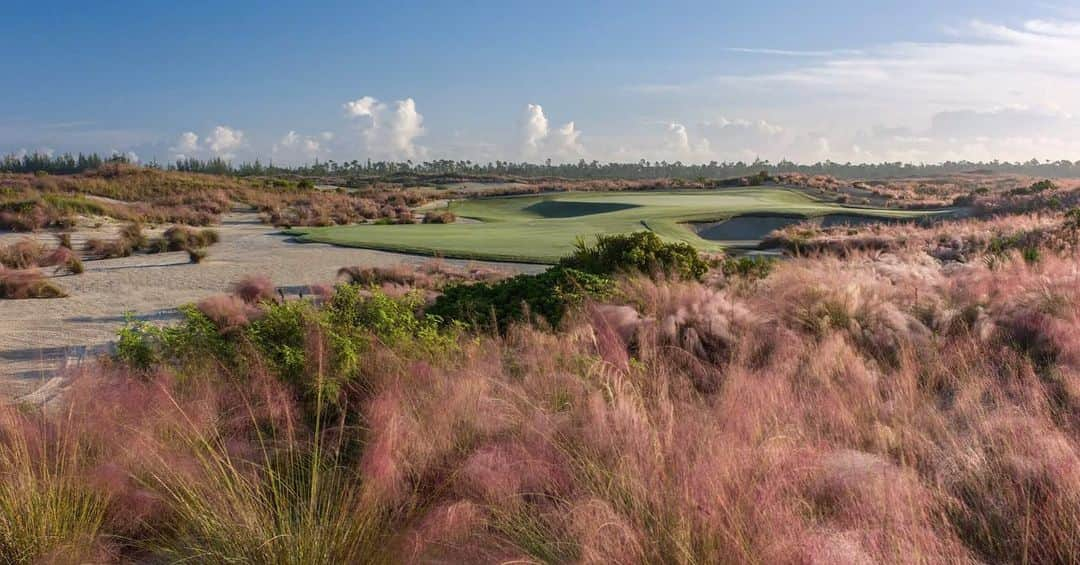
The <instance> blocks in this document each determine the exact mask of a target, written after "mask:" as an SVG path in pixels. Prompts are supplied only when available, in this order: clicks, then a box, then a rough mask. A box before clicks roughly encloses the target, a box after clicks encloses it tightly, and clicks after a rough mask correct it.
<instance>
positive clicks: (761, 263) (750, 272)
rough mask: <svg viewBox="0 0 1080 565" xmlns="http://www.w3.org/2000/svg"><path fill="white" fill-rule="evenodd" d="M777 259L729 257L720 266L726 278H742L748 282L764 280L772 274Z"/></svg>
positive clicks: (750, 256)
mask: <svg viewBox="0 0 1080 565" xmlns="http://www.w3.org/2000/svg"><path fill="white" fill-rule="evenodd" d="M775 266H776V259H773V258H771V257H762V256H760V255H745V256H742V257H727V258H725V259H724V260H723V262H722V263H721V264H720V270H721V272H723V273H724V276H725V277H734V278H740V279H744V280H748V281H754V280H760V279H764V278H766V277H768V276H769V274H770V273H772V270H773V267H775Z"/></svg>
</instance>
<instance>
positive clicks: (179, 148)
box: [169, 131, 199, 159]
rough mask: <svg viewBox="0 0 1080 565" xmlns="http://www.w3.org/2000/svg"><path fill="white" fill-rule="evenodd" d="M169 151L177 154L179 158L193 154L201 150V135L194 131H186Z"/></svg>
mask: <svg viewBox="0 0 1080 565" xmlns="http://www.w3.org/2000/svg"><path fill="white" fill-rule="evenodd" d="M169 151H172V152H173V153H176V154H177V158H179V159H183V158H184V157H185V156H186V155H192V154H194V153H197V152H198V151H199V136H198V135H197V134H196V133H195V132H193V131H185V132H184V133H182V134H180V137H179V138H178V139H177V140H176V145H174V146H173V147H170V148H169Z"/></svg>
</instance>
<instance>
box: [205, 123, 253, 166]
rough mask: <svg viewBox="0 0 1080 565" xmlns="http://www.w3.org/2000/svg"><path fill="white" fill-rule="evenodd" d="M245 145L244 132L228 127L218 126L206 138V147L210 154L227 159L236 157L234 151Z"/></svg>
mask: <svg viewBox="0 0 1080 565" xmlns="http://www.w3.org/2000/svg"><path fill="white" fill-rule="evenodd" d="M243 144H244V132H242V131H240V130H238V129H233V128H230V127H228V126H216V127H214V131H212V132H210V135H208V136H206V147H207V148H208V149H209V150H210V152H212V153H214V154H215V155H217V156H219V157H224V158H226V159H229V158H232V157H233V156H234V154H233V151H234V150H236V149H237V148H239V147H240V146H242V145H243Z"/></svg>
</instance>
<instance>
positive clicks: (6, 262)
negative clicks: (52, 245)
mask: <svg viewBox="0 0 1080 565" xmlns="http://www.w3.org/2000/svg"><path fill="white" fill-rule="evenodd" d="M47 254H48V251H47V250H46V248H45V246H44V245H42V244H41V243H40V242H38V241H36V240H33V239H20V240H19V241H17V242H15V243H12V244H11V245H7V246H4V247H0V265H2V266H4V267H7V268H9V269H29V268H31V267H37V266H39V265H41V263H42V261H44V260H45V257H46V255H47Z"/></svg>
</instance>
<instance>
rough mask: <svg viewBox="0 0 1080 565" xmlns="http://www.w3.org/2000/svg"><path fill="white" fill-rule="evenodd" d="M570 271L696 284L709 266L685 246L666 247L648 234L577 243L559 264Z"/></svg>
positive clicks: (614, 236)
mask: <svg viewBox="0 0 1080 565" xmlns="http://www.w3.org/2000/svg"><path fill="white" fill-rule="evenodd" d="M559 264H560V265H562V266H564V267H568V268H571V269H577V270H580V271H586V272H590V273H596V274H614V273H633V272H640V273H645V274H660V275H664V276H669V277H679V278H682V279H686V280H700V279H701V278H702V277H704V276H705V273H707V272H708V271H709V264H708V262H706V261H705V260H704V259H702V257H701V256H700V255H699V254H698V252H697V250H696V249H694V247H693V246H692V245H690V244H688V243H681V242H680V243H667V242H665V241H664V240H662V239H660V236H658V235H656V234H655V233H653V232H651V231H641V232H635V233H630V234H617V235H598V236H596V243H595V244H594V245H591V246H590V245H588V244H587V243H586V242H585V241H584V240H582V239H579V240H578V242H577V249H576V250H575V251H574V252H573V253H572V254H571V255H569V256H568V257H565V258H564V259H562V260H561V261H560V262H559Z"/></svg>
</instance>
